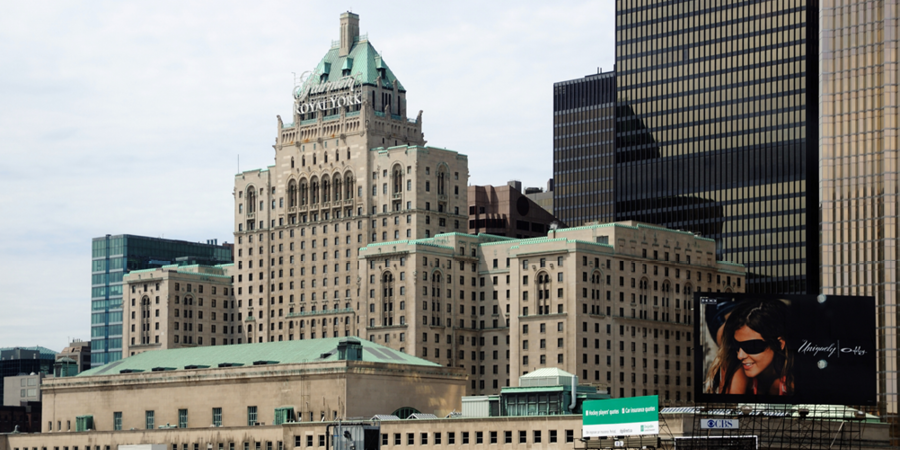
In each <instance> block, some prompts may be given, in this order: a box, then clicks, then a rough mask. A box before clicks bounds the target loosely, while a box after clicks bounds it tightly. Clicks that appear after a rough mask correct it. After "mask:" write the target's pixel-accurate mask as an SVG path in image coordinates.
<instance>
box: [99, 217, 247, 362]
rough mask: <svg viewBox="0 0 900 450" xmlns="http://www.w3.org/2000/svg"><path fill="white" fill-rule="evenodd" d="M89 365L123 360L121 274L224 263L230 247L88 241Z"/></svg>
mask: <svg viewBox="0 0 900 450" xmlns="http://www.w3.org/2000/svg"><path fill="white" fill-rule="evenodd" d="M91 247H92V248H91V252H92V254H91V367H97V366H100V365H103V364H106V363H110V362H113V361H118V360H120V359H122V323H123V322H122V277H124V276H125V274H127V273H128V272H130V271H132V270H141V269H151V268H155V267H162V266H164V265H167V264H205V265H215V264H227V263H230V262H232V257H231V253H232V251H231V246H225V245H213V244H202V243H198V242H187V241H176V240H171V239H160V238H151V237H144V236H132V235H128V234H121V235H117V236H110V235H106V236H104V237H99V238H94V239H93V241H92V243H91Z"/></svg>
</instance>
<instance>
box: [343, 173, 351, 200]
mask: <svg viewBox="0 0 900 450" xmlns="http://www.w3.org/2000/svg"><path fill="white" fill-rule="evenodd" d="M344 193H345V195H344V198H346V199H347V200H350V199H351V198H353V175H351V174H349V173H348V174H347V175H346V176H344Z"/></svg>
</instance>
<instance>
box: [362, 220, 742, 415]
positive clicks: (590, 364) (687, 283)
mask: <svg viewBox="0 0 900 450" xmlns="http://www.w3.org/2000/svg"><path fill="white" fill-rule="evenodd" d="M714 252H715V242H714V241H712V240H710V239H705V238H702V237H698V236H695V235H694V234H691V233H686V232H679V231H672V230H667V229H664V228H659V227H655V226H650V225H645V224H640V223H636V222H623V223H613V224H604V225H599V224H595V225H590V226H585V227H579V228H569V229H562V230H556V231H551V232H550V234H549V235H548V236H546V237H543V238H534V239H510V238H503V237H498V236H490V235H479V236H472V235H465V234H460V233H448V234H442V235H438V236H436V237H434V238H431V239H418V240H404V241H395V242H386V243H374V244H369V245H367V246H366V247H364V248H362V249H361V250H360V260H361V261H362V262H364V269H363V270H362V273H361V275H363V276H362V292H363V296H364V297H365V298H367V304H368V306H367V307H366V308H364V309H363V310H362V311H361V312H360V315H361V317H362V319H363V324H364V325H366V329H365V330H361V331H364V332H365V333H366V334H365V335H364V336H365V337H366V338H368V339H369V340H372V341H374V342H376V343H378V344H381V345H385V346H389V347H392V348H395V349H398V350H400V351H403V352H406V353H409V354H413V355H416V356H418V357H421V358H426V359H429V360H431V361H435V362H437V363H439V364H442V365H447V366H459V367H463V368H464V369H466V371H467V372H468V373H469V374H470V386H469V393H470V395H476V394H488V393H497V392H499V388H500V387H502V386H509V385H510V380H513V382H515V380H517V379H518V377H519V376H521V375H523V374H525V373H528V372H529V371H533V370H535V369H539V368H542V367H558V368H560V369H563V370H565V371H568V372H571V373H574V374H576V375H578V376H579V377H580V379H581V381H582V382H583V383H594V384H600V385H604V386H606V387H608V389H609V392H610V394H611V395H612V396H614V397H626V396H635V395H654V394H658V395H659V396H660V398H661V399H663V400H668V401H671V402H674V403H676V404H677V403H680V402H684V403H686V402H690V401H691V400H692V392H693V384H692V381H693V380H692V375H693V371H692V363H693V357H692V355H691V347H692V345H693V341H692V336H691V335H692V332H693V325H692V320H693V312H692V308H691V302H692V298H693V292H695V291H708V292H712V291H716V292H743V289H744V268H743V267H742V266H739V265H735V264H731V263H727V262H721V261H716V260H715V254H714ZM513 385H515V384H513Z"/></svg>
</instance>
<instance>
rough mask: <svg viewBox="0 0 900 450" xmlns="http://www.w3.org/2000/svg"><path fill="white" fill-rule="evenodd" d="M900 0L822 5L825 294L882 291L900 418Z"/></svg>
mask: <svg viewBox="0 0 900 450" xmlns="http://www.w3.org/2000/svg"><path fill="white" fill-rule="evenodd" d="M898 19H900V7H898V3H897V1H841V2H834V1H827V2H822V7H821V11H820V24H821V34H820V53H819V56H820V64H821V75H820V86H821V91H820V94H821V97H820V98H821V108H822V114H821V155H820V170H821V177H822V188H821V198H822V292H823V293H825V294H838V295H869V296H873V297H875V301H876V305H877V308H878V309H877V311H878V314H877V321H878V323H877V326H878V334H877V336H878V349H879V352H878V395H879V402H878V405H879V411H878V412H879V413H880V415H882V416H883V417H885V418H886V419H887V420H889V421H890V422H892V423H893V425H894V426H892V427H891V430H892V443H893V444H894V445H898V444H900V425H898V405H897V403H898V397H897V392H898V386H897V384H898V374H897V356H898V355H897V348H898V347H900V342H898V340H897V326H898V316H897V314H898V310H897V302H898V299H897V295H898V283H900V273H898V270H897V257H898V252H900V248H898V247H900V241H898V239H900V230H898V223H900V217H898V214H900V213H898V209H900V201H898V200H900V199H898V195H900V189H898V158H900V151H898V150H900V143H898V134H900V130H898V129H900V122H898V120H900V117H898V114H900V111H898V105H900V99H898V95H897V94H898V87H897V80H898V61H900V60H898V48H900V35H898Z"/></svg>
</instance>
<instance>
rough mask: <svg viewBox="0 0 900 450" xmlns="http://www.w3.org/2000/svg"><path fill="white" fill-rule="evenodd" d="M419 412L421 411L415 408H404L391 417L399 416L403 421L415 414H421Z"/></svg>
mask: <svg viewBox="0 0 900 450" xmlns="http://www.w3.org/2000/svg"><path fill="white" fill-rule="evenodd" d="M419 412H420V411H419V410H418V409H416V408H413V407H411V406H404V407H402V408H400V409H398V410H396V411H394V412H392V413H391V415H392V416H397V417H399V418H401V419H406V418H408V417H409V416H411V415H413V414H419Z"/></svg>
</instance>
